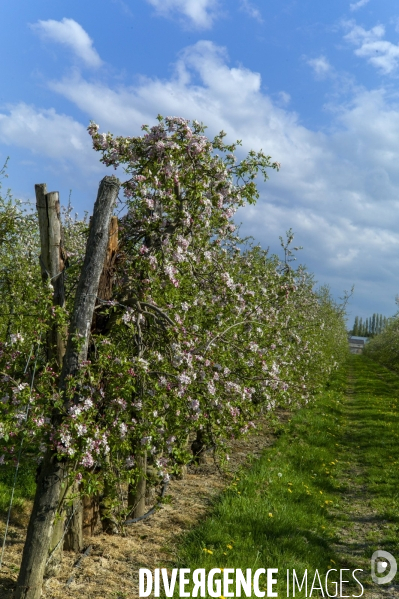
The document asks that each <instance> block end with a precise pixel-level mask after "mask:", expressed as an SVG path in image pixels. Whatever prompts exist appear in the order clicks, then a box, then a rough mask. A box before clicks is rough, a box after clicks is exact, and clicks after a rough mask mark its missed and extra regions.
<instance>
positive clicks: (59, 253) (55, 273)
mask: <svg viewBox="0 0 399 599" xmlns="http://www.w3.org/2000/svg"><path fill="white" fill-rule="evenodd" d="M35 193H36V208H37V212H38V220H39V231H40V252H41V253H40V266H41V271H42V280H43V283H44V285H48V284H50V285H51V286H52V288H53V305H54V306H61V307H62V308H63V307H64V306H65V288H64V268H65V253H64V250H63V247H62V239H63V236H62V226H61V214H60V200H59V194H58V191H52V192H50V193H47V186H46V184H45V183H39V184H37V185H35ZM51 319H52V316H51V315H50V320H51ZM62 333H63V332H62V331H60V330H59V328H58V327H57V325H56V324H53V326H52V327H51V329H50V330H49V331H48V333H47V343H46V352H47V360H48V362H49V363H50V364H51V365H52V366H55V367H56V368H57V370H58V371H59V372H60V371H61V367H62V360H63V358H64V354H65V341H64V336H63V334H62ZM64 522H65V513H64V510H63V508H62V506H60V512H59V513H58V514H57V520H56V525H55V526H54V527H53V534H52V538H51V541H50V550H53V549H54V548H56V549H55V551H54V553H53V555H52V559H51V571H52V572H53V571H55V570H56V568H57V566H58V565H59V564H60V562H61V560H62V543H61V539H62V535H63V534H64ZM48 572H49V570H48V571H47V573H48Z"/></svg>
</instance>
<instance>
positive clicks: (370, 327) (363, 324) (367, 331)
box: [350, 313, 389, 337]
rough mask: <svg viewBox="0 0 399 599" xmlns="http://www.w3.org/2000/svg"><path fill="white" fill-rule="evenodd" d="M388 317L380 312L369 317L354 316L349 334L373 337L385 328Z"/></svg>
mask: <svg viewBox="0 0 399 599" xmlns="http://www.w3.org/2000/svg"><path fill="white" fill-rule="evenodd" d="M388 320H389V319H388V318H387V317H386V316H383V315H382V314H376V313H374V314H373V316H371V317H370V318H366V319H365V320H364V321H363V318H362V317H360V318H359V316H356V317H355V322H354V324H353V328H352V330H351V331H350V333H351V335H356V336H358V337H374V335H379V334H380V333H382V331H383V330H384V329H385V327H386V326H387V323H388Z"/></svg>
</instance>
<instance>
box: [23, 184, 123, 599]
mask: <svg viewBox="0 0 399 599" xmlns="http://www.w3.org/2000/svg"><path fill="white" fill-rule="evenodd" d="M119 187H120V182H119V181H118V179H116V177H104V179H103V180H102V181H101V183H100V187H99V190H98V194H97V200H96V203H95V205H94V212H93V220H92V226H91V229H90V232H89V238H88V241H87V246H86V254H85V259H84V263H83V267H82V271H81V273H80V278H79V283H78V287H77V290H76V295H75V303H74V308H73V313H72V318H71V324H70V327H69V336H68V342H67V347H66V353H65V358H64V364H63V368H62V373H61V377H60V387H61V389H64V388H65V385H66V379H67V377H68V376H69V375H72V376H74V375H75V374H77V372H78V370H79V366H80V364H81V363H82V362H83V361H85V359H86V357H87V348H88V343H89V333H90V325H91V321H92V317H93V310H94V305H95V301H96V297H97V290H98V283H99V280H100V275H101V271H102V267H103V263H104V257H105V253H106V249H107V243H108V231H109V225H110V221H111V215H112V209H113V206H114V203H115V200H116V197H117V195H118V192H119ZM81 341H83V343H82V342H81ZM69 407H70V402H69V400H68V399H67V398H65V399H64V408H63V411H64V410H65V412H67V411H68V409H69ZM62 420H63V416H62V412H58V413H56V414H53V416H52V423H53V425H54V426H59V425H60V424H61V423H62ZM67 466H68V463H67V462H66V461H60V460H58V456H57V454H56V452H55V451H54V450H53V449H52V448H51V449H50V448H49V449H48V450H47V452H46V454H45V457H44V460H43V466H42V469H41V472H40V475H39V479H38V483H37V488H36V494H35V499H34V503H33V509H32V513H31V517H30V520H29V525H28V531H27V535H26V541H25V545H24V550H23V554H22V563H21V568H20V571H19V576H18V580H17V585H16V589H15V592H14V599H39V598H40V596H41V591H42V585H43V576H44V571H45V567H46V561H47V558H48V551H49V546H50V541H51V536H52V531H53V526H54V518H55V515H56V513H57V509H58V505H59V502H60V499H61V489H62V483H63V482H64V480H65V478H66V476H67Z"/></svg>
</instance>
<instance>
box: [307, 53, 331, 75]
mask: <svg viewBox="0 0 399 599" xmlns="http://www.w3.org/2000/svg"><path fill="white" fill-rule="evenodd" d="M308 64H309V65H310V66H311V67H312V69H313V70H314V72H315V74H316V76H317V77H319V78H323V77H325V76H326V75H327V74H328V73H330V72H331V65H330V63H329V62H328V60H327V58H326V57H325V56H319V57H318V58H312V59H310V60H308Z"/></svg>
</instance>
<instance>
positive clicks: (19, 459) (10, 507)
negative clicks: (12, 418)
mask: <svg viewBox="0 0 399 599" xmlns="http://www.w3.org/2000/svg"><path fill="white" fill-rule="evenodd" d="M41 337H42V336H41V334H40V337H39V341H38V343H37V348H36V355H35V363H34V365H33V373H32V380H31V383H30V394H29V403H28V405H27V407H26V412H25V420H27V418H28V414H29V408H30V399H31V397H32V390H33V383H34V380H35V375H36V366H37V349H38V347H39V345H40V341H41ZM32 351H33V345H32V347H31V350H30V354H29V358H28V360H27V362H26V366H25V370H24V374H26V371H27V370H28V366H29V362H30V360H31V357H32ZM23 444H24V438H23V437H22V439H21V445H20V447H19V452H18V459H17V465H16V467H15V474H14V482H13V486H12V490H11V497H10V505H9V507H8V514H7V520H6V529H5V531H4V538H3V546H2V549H1V555H0V570H1V567H2V565H3V557H4V550H5V546H6V541H7V534H8V527H9V524H10V517H11V509H12V504H13V501H14V493H15V487H16V484H17V476H18V470H19V465H20V462H21V455H22V447H23Z"/></svg>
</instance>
